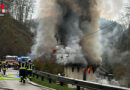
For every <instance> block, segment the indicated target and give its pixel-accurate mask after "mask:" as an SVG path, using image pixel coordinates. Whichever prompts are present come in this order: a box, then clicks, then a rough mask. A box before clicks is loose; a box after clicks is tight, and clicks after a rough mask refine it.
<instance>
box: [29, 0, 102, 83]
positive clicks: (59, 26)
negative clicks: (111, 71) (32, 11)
mask: <svg viewBox="0 0 130 90" xmlns="http://www.w3.org/2000/svg"><path fill="white" fill-rule="evenodd" d="M97 1H98V0H41V1H40V3H41V5H40V13H39V17H38V18H39V22H40V23H39V28H38V31H37V36H36V40H35V41H36V44H34V46H33V47H32V54H31V55H32V56H33V57H40V56H42V55H46V53H47V54H48V53H50V54H51V53H52V50H51V48H54V47H55V46H56V45H57V44H58V45H59V46H57V47H56V50H55V54H56V62H57V63H59V64H62V65H64V66H65V76H67V77H72V78H77V79H82V80H91V81H94V80H95V79H96V78H95V77H96V76H95V73H94V72H95V71H96V68H97V67H98V66H100V65H101V57H100V52H99V44H98V33H95V34H93V35H92V33H94V32H96V31H97V30H98V19H99V11H98V2H97ZM50 56H51V55H50Z"/></svg>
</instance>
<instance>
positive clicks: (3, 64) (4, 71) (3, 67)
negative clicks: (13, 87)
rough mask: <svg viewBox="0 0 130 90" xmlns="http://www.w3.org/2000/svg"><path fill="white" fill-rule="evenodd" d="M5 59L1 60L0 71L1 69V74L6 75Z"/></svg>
mask: <svg viewBox="0 0 130 90" xmlns="http://www.w3.org/2000/svg"><path fill="white" fill-rule="evenodd" d="M6 68H7V67H6V61H5V59H3V60H2V71H3V75H6Z"/></svg>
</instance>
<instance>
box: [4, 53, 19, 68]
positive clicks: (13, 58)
mask: <svg viewBox="0 0 130 90" xmlns="http://www.w3.org/2000/svg"><path fill="white" fill-rule="evenodd" d="M17 58H18V56H9V55H8V56H6V57H5V60H6V62H8V65H9V66H15V65H17V64H18V61H17Z"/></svg>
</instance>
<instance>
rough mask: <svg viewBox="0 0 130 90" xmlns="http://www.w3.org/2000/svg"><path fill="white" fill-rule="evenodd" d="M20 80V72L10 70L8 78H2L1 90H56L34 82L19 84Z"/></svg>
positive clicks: (0, 79) (0, 80)
mask: <svg viewBox="0 0 130 90" xmlns="http://www.w3.org/2000/svg"><path fill="white" fill-rule="evenodd" d="M1 74H2V72H1ZM18 79H19V77H18V71H16V70H13V69H8V70H7V76H5V77H0V90H9V89H10V90H54V89H51V88H48V87H44V86H40V85H37V84H35V83H33V82H27V83H26V84H23V83H21V82H19V80H18ZM2 88H3V89H2ZM6 88H9V89H6Z"/></svg>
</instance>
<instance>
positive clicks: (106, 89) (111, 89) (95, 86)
mask: <svg viewBox="0 0 130 90" xmlns="http://www.w3.org/2000/svg"><path fill="white" fill-rule="evenodd" d="M35 76H36V78H39V77H41V80H44V78H47V79H48V81H49V83H51V82H52V81H59V82H60V85H61V86H63V85H64V84H72V85H75V86H76V90H80V88H81V87H82V88H87V89H90V90H91V89H92V90H130V88H125V87H119V86H112V85H105V84H99V83H95V82H90V81H84V80H79V79H74V78H68V77H63V76H58V75H54V74H50V73H47V72H42V71H33V77H35Z"/></svg>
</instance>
